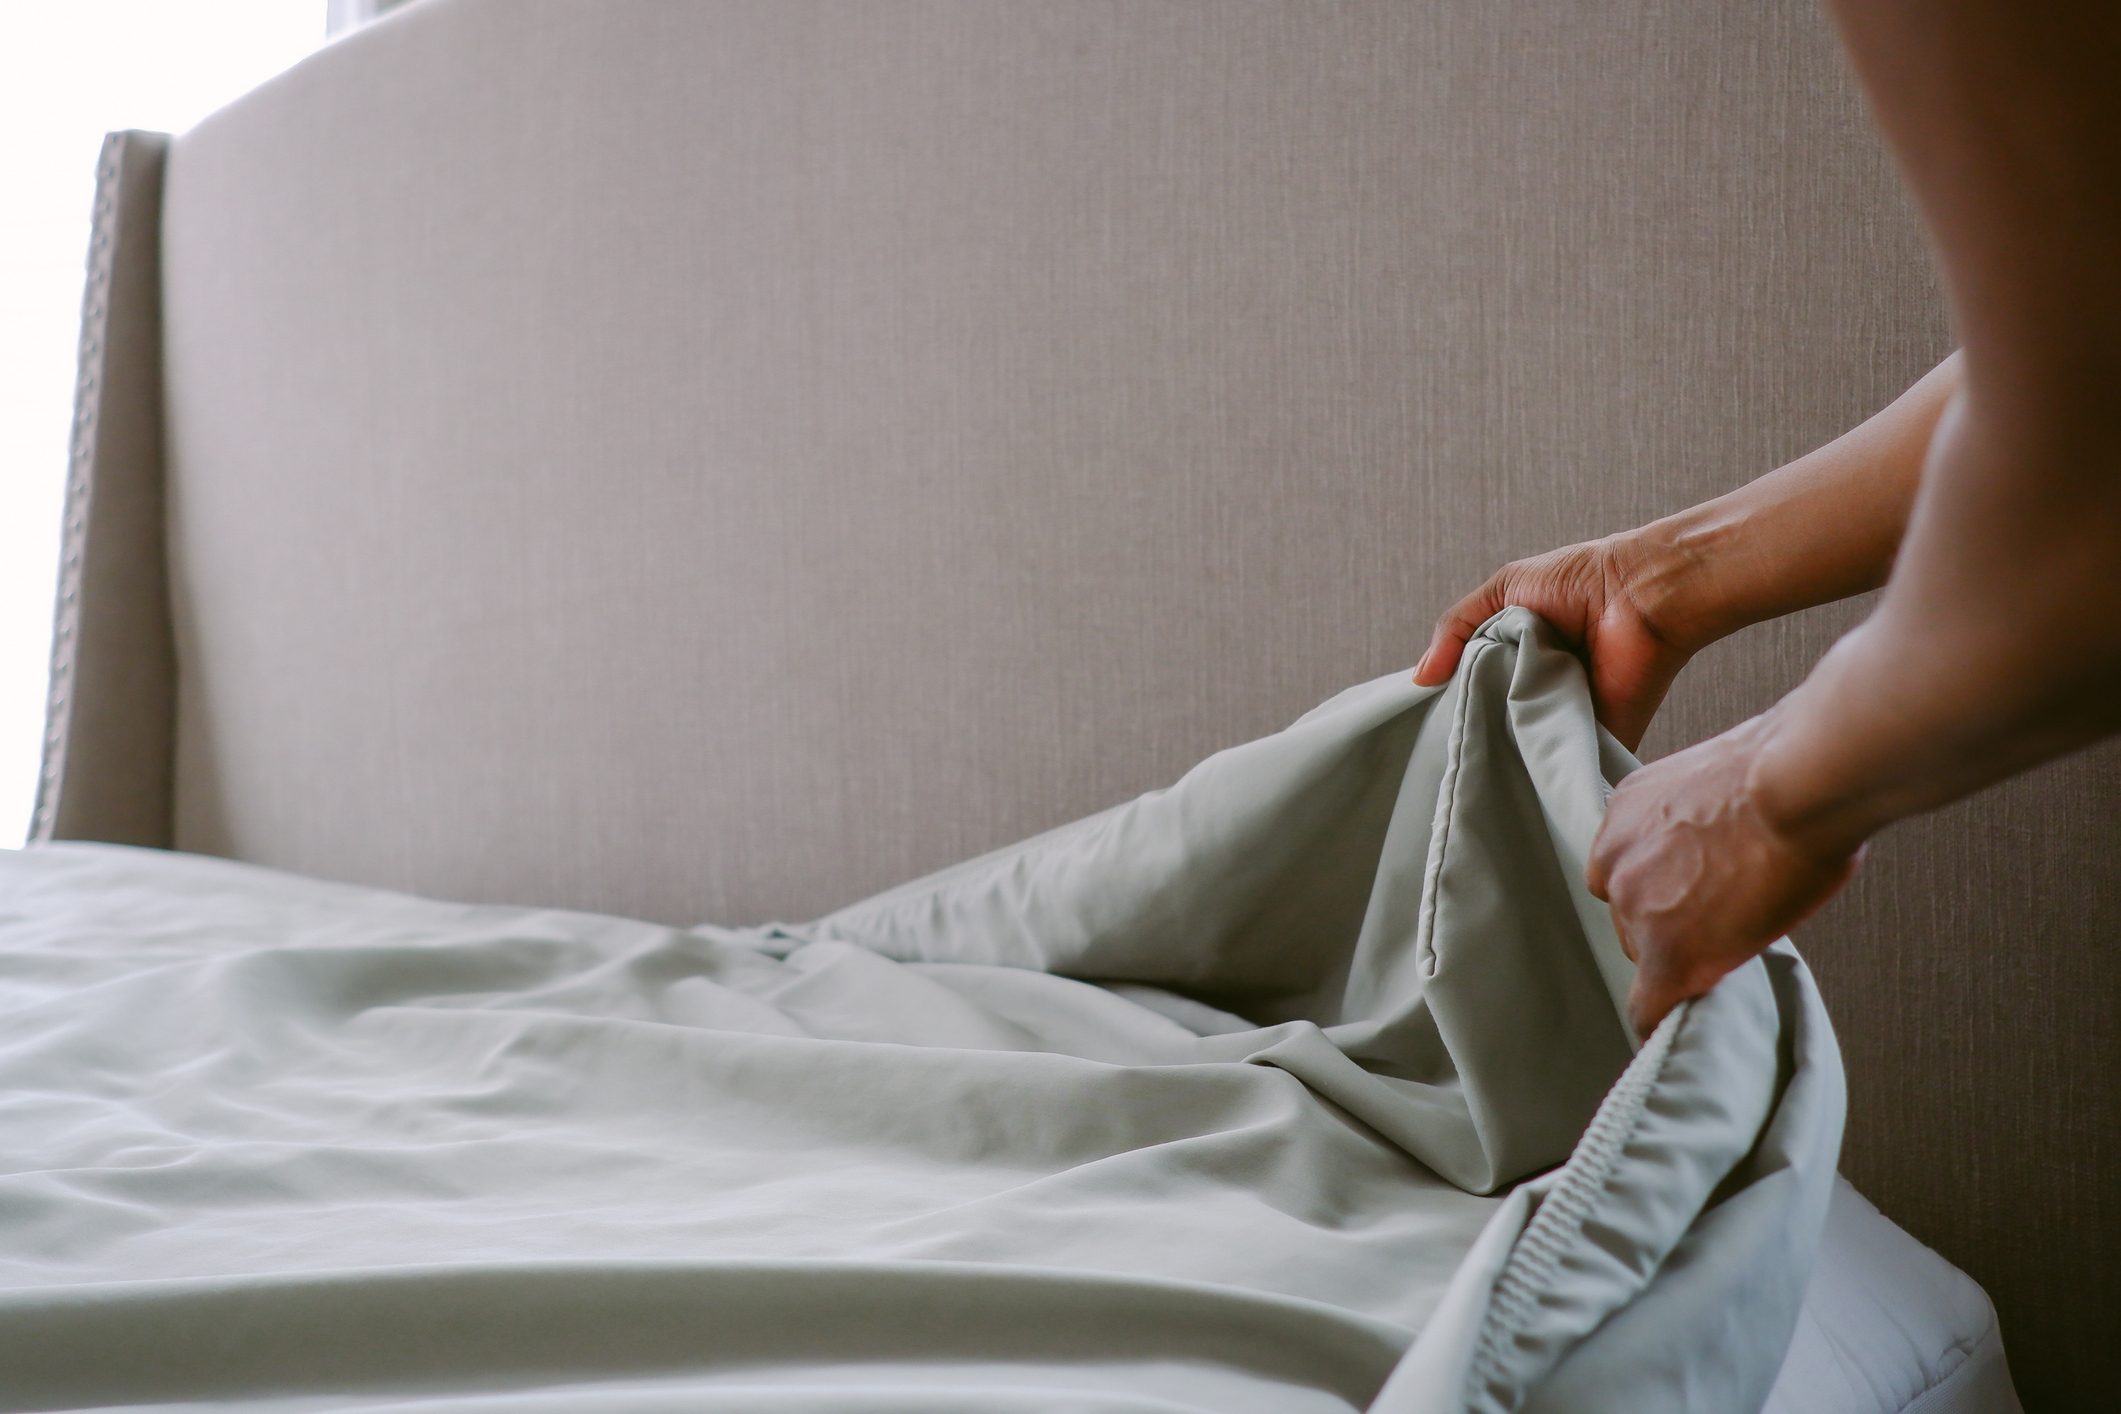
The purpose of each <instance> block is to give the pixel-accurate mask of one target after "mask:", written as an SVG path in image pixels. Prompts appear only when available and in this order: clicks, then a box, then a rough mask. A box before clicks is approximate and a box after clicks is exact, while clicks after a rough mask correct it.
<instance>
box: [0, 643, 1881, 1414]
mask: <svg viewBox="0 0 2121 1414" xmlns="http://www.w3.org/2000/svg"><path fill="white" fill-rule="evenodd" d="M1631 764H1632V763H1631V762H1630V761H1629V760H1628V758H1627V757H1626V755H1625V753H1623V752H1621V751H1620V750H1619V748H1618V747H1617V746H1615V745H1614V744H1613V743H1612V742H1611V740H1610V739H1609V738H1606V737H1604V736H1602V735H1601V734H1600V733H1599V731H1598V730H1597V728H1596V727H1595V726H1594V725H1593V723H1592V719H1591V714H1590V708H1589V702H1588V698H1587V694H1586V691H1585V687H1584V683H1583V677H1582V673H1581V671H1580V669H1579V668H1578V666H1577V664H1576V662H1575V660H1574V659H1573V658H1571V657H1570V656H1569V655H1568V654H1567V653H1565V652H1563V651H1561V650H1560V649H1559V648H1558V647H1556V646H1555V644H1554V643H1553V642H1552V641H1551V639H1550V636H1549V635H1548V632H1547V630H1546V629H1545V628H1544V626H1543V625H1540V624H1539V623H1538V621H1537V620H1535V619H1533V618H1531V617H1530V616H1529V615H1527V614H1525V613H1523V612H1522V611H1518V610H1512V611H1509V612H1507V613H1505V614H1504V615H1502V616H1499V617H1498V618H1497V619H1496V620H1495V621H1493V622H1492V623H1490V625H1489V626H1488V627H1487V628H1486V629H1484V630H1483V632H1482V633H1481V634H1480V635H1479V636H1478V637H1477V638H1476V640H1475V641H1474V643H1473V644H1472V646H1471V647H1470V648H1469V650H1468V653H1467V657H1466V661H1465V663H1464V665H1463V666H1462V667H1461V669H1460V671H1459V673H1458V674H1457V676H1456V677H1455V678H1454V679H1453V680H1452V682H1451V683H1450V684H1449V685H1447V686H1446V687H1445V688H1443V689H1422V688H1416V687H1414V686H1412V684H1411V683H1410V682H1409V681H1408V680H1407V679H1406V678H1405V676H1404V675H1395V676H1393V677H1391V678H1386V679H1380V680H1379V681H1377V682H1373V683H1369V684H1366V685H1363V686H1360V687H1357V688H1353V689H1351V690H1349V691H1348V692H1345V693H1343V694H1341V695H1340V696H1339V697H1336V698H1334V699H1333V700H1331V701H1330V702H1327V703H1325V704H1324V705H1323V706H1321V707H1319V708H1317V709H1316V710H1314V711H1313V712H1311V713H1310V714H1308V715H1307V716H1305V717H1304V718H1302V719H1301V720H1299V721H1298V722H1296V723H1295V724H1293V725H1292V726H1290V727H1289V728H1288V729H1286V730H1285V731H1282V732H1280V733H1277V734H1276V735H1274V736H1271V737H1267V738H1264V739H1262V740H1259V741H1255V742H1251V743H1248V744H1246V745H1243V746H1240V747H1236V748H1234V749H1232V750H1229V751H1226V752H1223V753H1221V754H1219V755H1217V756H1215V757H1212V758H1210V759H1209V760H1207V761H1205V762H1203V763H1202V764H1201V765H1200V766H1198V767H1197V768H1195V769H1194V770H1193V771H1192V772H1190V773H1189V774H1188V775H1186V776H1185V777H1184V778H1183V779H1182V780H1180V781H1179V782H1177V783H1176V784H1174V785H1173V786H1171V787H1170V788H1168V789H1166V790H1163V791H1158V792H1154V793H1151V794H1150V795H1147V796H1144V797H1141V798H1140V799H1138V800H1134V801H1131V802H1129V803H1127V804H1125V805H1122V806H1119V807H1117V808H1115V809H1112V810H1109V811H1106V812H1104V813H1103V814H1100V815H1097V816H1094V817H1091V818H1089V819H1086V820H1082V821H1079V822H1076V823H1075V824H1072V825H1068V826H1065V827H1063V828H1061V829H1058V830H1055V831H1052V832H1050V833H1048V834H1046V835H1043V836H1040V837H1038V838H1036V839H1033V840H1030V841H1027V842H1025V843H1023V844H1019V845H1016V846H1012V847H1010V848H1007V849H1003V850H1000V851H997V852H995V853H993V854H990V855H987V856H985V857H982V858H980V859H976V860H972V861H970V862H968V863H966V864H963V865H960V866H957V867H956V868H954V869H951V870H947V871H945V872H943V873H941V874H938V875H935V876H932V877H930V878H927V879H923V880H919V881H916V882H914V883H911V884H908V885H905V886H904V887H902V888H899V889H895V890H892V891H890V892H888V893H886V894H883V895H880V896H878V897H876V898H873V899H869V900H867V901H865V902H862V903H859V904H856V905H854V906H852V907H850V908H847V909H844V910H842V911H840V912H838V913H834V914H832V915H830V916H828V917H826V918H823V919H820V920H817V921H815V922H812V923H807V924H802V925H788V926H774V927H767V928H756V929H728V928H718V927H712V926H702V927H696V928H691V929H674V928H667V927H660V926H654V925H649V924H645V923H638V922H629V921H625V920H620V919H614V918H604V917H597V916H592V915H586V914H578V913H564V912H555V911H550V910H538V909H525V908H501V907H492V906H477V907H473V906H464V905H455V904H448V903H439V902H433V901H428V900H423V899H416V898H410V897H406V896H402V895H396V894H390V893H384V892H380V891H376V890H371V889H363V888H355V887H350V886H345V885H338V884H330V883H323V882H319V881H314V880H308V879H302V878H297V877H294V876H291V875H285V874H279V873H274V872H271V871H266V870H261V869H257V868H252V867H248V866H243V865H237V864H231V863H228V862H225V861H217V860H211V859H205V858H200V857H195V856H186V855H177V854H166V853H159V852H153V851H143V850H130V849H124V848H119V847H115V846H98V845H76V844H62V845H45V846H40V847H36V848H33V849H30V850H26V851H22V852H19V853H13V854H5V855H0V1134H4V1135H5V1137H6V1143H5V1145H4V1147H0V1408H6V1409H48V1408H106V1407H126V1408H154V1409H158V1410H174V1409H183V1408H204V1407H213V1408H231V1407H233V1408H242V1409H254V1410H266V1409H270V1410H312V1409H314V1410H325V1409H353V1408H373V1407H383V1406H386V1405H387V1406H388V1407H389V1408H391V1409H393V1410H406V1409H419V1410H430V1409H431V1410H436V1411H442V1410H448V1411H473V1410H498V1409H553V1410H559V1409H574V1408H597V1409H610V1410H663V1409H673V1410H674V1409H688V1410H697V1409H731V1410H734V1409H746V1410H750V1409H814V1408H834V1409H859V1410H906V1411H915V1410H919V1411H940V1410H958V1409H965V1410H972V1409H980V1410H1033V1409H1053V1408H1071V1409H1095V1410H1114V1411H1117V1410H1152V1409H1153V1410H1202V1411H1211V1410H1212V1411H1223V1414H1228V1412H1229V1411H1248V1410H1259V1411H1287V1412H1294V1414H1300V1411H1310V1410H1318V1411H1345V1410H1365V1409H1373V1410H1378V1411H1384V1414H1391V1411H1417V1410H1419V1411H1433V1410H1454V1409H1465V1410H1481V1411H1488V1410H1506V1409H1519V1408H1525V1409H1541V1410H1546V1409H1551V1410H1563V1409H1572V1410H1582V1409H1591V1408H1627V1409H1630V1410H1665V1409H1670V1410H1680V1409H1711V1408H1713V1409H1717V1410H1743V1409H1748V1408H1758V1407H1759V1405H1760V1404H1761V1402H1762V1401H1763V1400H1764V1399H1765V1397H1766V1395H1767V1392H1768V1389H1769V1386H1770V1385H1771V1384H1772V1382H1773V1379H1774V1375H1775V1372H1776V1370H1777V1368H1778V1367H1779V1365H1780V1363H1781V1360H1782V1355H1783V1352H1784V1350H1785V1349H1786V1347H1787V1344H1788V1340H1789V1335H1790V1330H1791V1327H1792V1325H1793V1323H1794V1321H1795V1316H1796V1311H1797V1308H1798V1304H1799V1301H1800V1299H1801V1297H1802V1294H1803V1290H1804V1286H1805V1281H1806V1278H1807V1276H1808V1274H1809V1271H1810V1266H1811V1261H1812V1257H1813V1255H1814V1253H1815V1252H1816V1248H1817V1244H1818V1234H1819V1229H1820V1225H1821V1223H1822V1222H1823V1220H1824V1211H1825V1202H1826V1196H1827V1193H1828V1191H1829V1187H1830V1184H1831V1181H1832V1178H1833V1169H1834V1160H1835V1153H1836V1149H1837V1146H1838V1142H1839V1132H1840V1121H1841V1107H1842V1089H1841V1077H1840V1071H1839V1063H1838V1059H1837V1056H1836V1053H1835V1050H1834V1046H1833V1041H1832V1036H1831V1033H1830V1031H1829V1029H1828V1027H1827V1025H1826V1022H1825V1018H1824V1015H1823V1013H1822V1012H1821V1010H1820V1007H1819V1004H1818V999H1817V996H1816V992H1815V990H1814V989H1813V987H1812V984H1811V982H1810V979H1809V976H1808V974H1807V973H1806V972H1805V970H1804V967H1803V965H1802V963H1801V962H1800V961H1799V960H1798V959H1797V957H1796V955H1795V954H1794V953H1793V952H1792V951H1790V950H1789V948H1788V946H1787V944H1778V945H1777V947H1776V948H1775V949H1773V950H1771V952H1770V953H1769V954H1768V955H1767V956H1766V957H1765V958H1764V959H1762V960H1761V961H1758V962H1755V963H1752V964H1749V965H1748V966H1747V967H1745V968H1743V969H1741V970H1740V971H1739V972H1737V973H1734V974H1733V975H1732V976H1731V977H1730V978H1728V979H1726V980H1725V982H1724V983H1723V984H1722V985H1720V986H1719V987H1718V988H1717V989H1716V991H1715V992H1713V993H1712V994H1711V995H1710V996H1708V997H1706V998H1704V999H1702V1000H1701V1001H1698V1002H1695V1003H1691V1004H1689V1005H1687V1006H1685V1007H1682V1008H1681V1009H1680V1010H1679V1011H1677V1012H1675V1013H1674V1014H1673V1016H1672V1017H1670V1018H1668V1019H1667V1021H1666V1023H1665V1024H1664V1025H1663V1026H1662V1027H1661V1028H1660V1029H1659V1031H1658V1032H1657V1034H1656V1035H1655V1036H1654V1037H1653V1038H1652V1039H1651V1041H1650V1042H1649V1043H1648V1044H1647V1045H1645V1046H1644V1047H1643V1048H1642V1049H1641V1050H1640V1051H1639V1052H1635V1051H1634V1050H1633V1048H1632V1047H1631V1045H1630V1043H1629V1039H1628V1036H1627V1032H1626V1029H1625V1027H1624V1025H1623V1023H1622V1021H1621V1019H1620V1012H1619V1006H1618V1002H1619V999H1620V998H1621V997H1622V996H1623V995H1624V993H1625V989H1626V986H1627V982H1628V977H1629V966H1628V964H1627V962H1626V960H1625V958H1624V956H1623V955H1622V954H1621V951H1620V949H1619V946H1618V943H1617V940H1616V938H1615V937H1614V935H1613V932H1612V929H1611V925H1610V922H1609V920H1608V919H1607V916H1606V914H1605V911H1604V908H1603V906H1602V905H1600V904H1599V903H1598V902H1597V901H1596V900H1595V899H1593V898H1591V897H1590V896H1589V895H1588V894H1587V893H1586V892H1585V890H1584V889H1583V886H1582V883H1581V877H1582V865H1583V858H1584V852H1585V850H1586V849H1587V847H1588V845H1589V842H1590V839H1591V835H1592V833H1593V832H1594V831H1595V829H1596V825H1597V821H1598V818H1599V814H1600V812H1601V810H1602V808H1603V803H1604V799H1605V797H1606V795H1607V794H1608V793H1609V790H1610V785H1609V782H1610V781H1611V780H1613V779H1617V777H1618V775H1619V774H1621V773H1622V772H1624V771H1625V770H1627V769H1628V768H1629V767H1630V765H1631ZM1616 1082H1617V1083H1616Z"/></svg>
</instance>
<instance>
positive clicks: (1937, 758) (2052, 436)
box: [1749, 368, 2121, 850]
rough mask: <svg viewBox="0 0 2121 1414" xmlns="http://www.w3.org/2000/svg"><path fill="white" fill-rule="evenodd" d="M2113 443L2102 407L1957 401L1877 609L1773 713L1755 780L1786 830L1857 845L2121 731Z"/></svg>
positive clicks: (2116, 433)
mask: <svg viewBox="0 0 2121 1414" xmlns="http://www.w3.org/2000/svg"><path fill="white" fill-rule="evenodd" d="M2115 374H2116V376H2117V377H2121V368H2117V369H2116V370H2115ZM2117 449H2121V418H2116V417H2112V416H2109V415H2106V414H2104V413H2100V414H2097V415H2092V416H2086V417H2084V418H2081V419H2077V420H2074V421H2072V422H2070V423H2057V422H2055V421H2053V420H2047V421H2045V422H2043V423H2042V424H2041V425H2040V426H2039V427H2038V428H2037V430H2035V428H2034V427H2033V426H2032V425H2031V424H2029V423H2028V424H2026V425H2024V426H2023V427H2022V428H2019V427H2014V426H2013V425H2011V424H2010V423H2009V422H2008V421H2006V420H2005V419H2003V418H1989V417H1986V416H1984V415H1983V410H1978V409H1976V408H1974V407H1973V406H1971V405H1969V404H1968V403H1966V402H1965V401H1963V400H1962V401H1960V402H1958V403H1955V405H1954V407H1953V408H1952V410H1951V412H1950V413H1949V414H1948V415H1947V417H1946V420H1945V424H1944V426H1943V427H1941V428H1940V429H1939V432H1938V437H1937V443H1936V447H1935V449H1934V451H1933V453H1932V456H1931V459H1930V465H1929V468H1928V471H1927V472H1926V474H1925V477H1924V485H1923V489H1922V492H1921V495H1920V497H1919V498H1918V501H1917V507H1916V511H1915V515H1914V519H1913V521H1912V523H1911V524H1910V526H1909V529H1908V534H1907V539H1906V542H1905V544H1904V545H1903V547H1902V550H1901V555H1900V563H1899V566H1898V568H1897V569H1896V570H1895V572H1894V575H1893V580H1892V583H1891V584H1890V585H1889V587H1888V588H1887V590H1886V593H1885V596H1884V597H1883V599H1881V600H1880V602H1879V606H1878V610H1877V612H1876V613H1875V614H1873V615H1872V616H1871V618H1870V619H1869V620H1868V621H1867V622H1866V623H1864V624H1863V625H1862V626H1861V627H1860V628H1858V629H1857V630H1856V631H1855V632H1854V633H1851V634H1850V635H1848V636H1847V637H1846V638H1844V639H1843V640H1842V641H1841V642H1840V643H1839V644H1837V645H1836V646H1835V648H1834V650H1833V651H1832V652H1831V653H1829V654H1828V655H1827V656H1826V657H1825V658H1824V659H1822V660H1821V662H1820V664H1819V666H1818V667H1817V668H1816V669H1815V670H1814V671H1813V673H1812V675H1811V677H1809V678H1808V679H1806V681H1805V682H1804V683H1803V684H1802V685H1801V686H1800V687H1799V688H1798V689H1797V690H1796V691H1795V692H1793V693H1791V694H1790V695H1789V697H1787V698H1785V699H1784V700H1783V702H1782V703H1781V704H1779V705H1778V706H1777V707H1776V708H1775V709H1774V711H1773V712H1772V713H1770V716H1769V722H1768V731H1769V735H1768V744H1767V745H1766V746H1765V747H1764V748H1763V749H1762V751H1761V753H1760V756H1759V759H1758V760H1757V761H1756V763H1755V765H1754V768H1753V772H1752V776H1751V779H1750V781H1749V786H1750V787H1751V790H1752V793H1753V794H1754V795H1755V796H1756V797H1757V798H1758V800H1759V802H1760V804H1761V808H1762V810H1763V812H1764V813H1765V814H1766V815H1767V816H1768V817H1769V818H1770V819H1771V820H1773V821H1774V822H1775V823H1776V825H1777V826H1778V828H1781V829H1783V830H1784V831H1785V832H1786V833H1789V834H1791V835H1792V836H1795V837H1800V838H1804V839H1807V840H1808V841H1811V842H1814V843H1816V844H1818V845H1819V846H1820V847H1821V848H1822V849H1826V850H1835V849H1848V848H1853V847H1854V846H1855V845H1856V844H1858V843H1860V842H1861V841H1862V840H1864V839H1865V838H1867V837H1869V836H1870V835H1871V834H1872V833H1874V832H1875V831H1877V830H1878V829H1879V828H1881V827H1882V826H1884V825H1886V824H1889V823H1891V822H1892V821H1894V820H1898V819H1901V818H1904V817H1906V816H1909V815H1913V814H1917V813H1920V812H1922V811H1925V810H1929V809H1933V808H1934V807H1936V806H1938V805H1942V804H1944V803H1945V802H1947V801H1950V800H1955V799H1957V798H1959V797H1960V796H1963V795H1967V794H1970V793H1971V792H1973V791H1976V790H1979V789H1980V788H1982V787H1983V786H1986V785H1989V784H1991V783H1993V782H1995V781H1998V780H2001V779H2003V778H2004V777H2006V776H2010V775H2012V774H2015V773H2016V772H2018V771H2021V770H2024V769H2026V768H2027V767H2029V766H2032V765H2035V764H2037V763H2039V762H2041V761H2044V760H2046V759H2048V758H2050V757H2054V756H2059V755H2062V754H2063V753H2065V752H2068V751H2072V750H2075V749H2076V748H2078V747H2082V746H2085V745H2088V744H2090V743H2091V742H2094V741H2097V740H2100V739H2101V738H2103V737H2105V736H2108V735H2110V734H2112V733H2113V732H2115V731H2117V730H2121V612H2117V607H2121V606H2117V593H2116V590H2117V582H2121V452H2117Z"/></svg>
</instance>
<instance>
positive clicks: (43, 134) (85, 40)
mask: <svg viewBox="0 0 2121 1414" xmlns="http://www.w3.org/2000/svg"><path fill="white" fill-rule="evenodd" d="M322 9H323V6H322V5H321V4H320V3H319V0H182V3H178V2H177V0H63V3H58V4H40V5H18V6H9V7H8V8H7V9H6V10H5V11H0V847H4V846H12V845H15V844H17V843H19V842H20V841H21V839H22V838H23V835H24V833H25V832H26V831H27V829H28V826H29V817H30V809H31V807H32V805H33V804H34V801H35V792H36V778H37V768H38V751H37V743H38V738H39V736H40V735H41V733H42V731H43V726H44V691H45V685H46V674H47V659H48V656H49V652H50V645H51V609H52V579H53V573H54V570H55V568H56V566H57V562H58V553H59V506H60V495H61V492H62V490H63V487H64V482H65V475H66V457H67V436H68V431H69V428H70V424H71V421H72V416H73V385H74V344H75V339H76V336H77V334H78V332H79V329H78V326H79V321H80V314H81V275H82V267H83V260H84V257H85V255H86V252H87V247H88V212H89V206H90V203H91V201H92V200H93V197H94V191H95V163H96V152H97V148H98V146H99V144H100V143H101V142H102V140H103V134H104V133H105V132H106V131H109V130H111V129H114V128H147V129H153V130H159V131H163V132H178V131H181V130H182V129H184V128H186V127H189V126H190V125H191V124H192V123H193V122H195V121H197V120H198V119H199V118H201V117H203V116H204V115H205V114H207V113H208V112H211V111H212V110H213V109H214V108H216V107H219V106H220V105H221V104H223V103H225V102H227V101H228V100H229V99H231V98H234V97H236V96H237V95H238V94H240V93H242V92H243V91H244V90H246V89H248V88H250V87H252V86H253V85H255V84H257V83H258V82H259V81H260V80H262V79H265V78H268V77H270V76H271V75H272V74H274V73H276V72H278V71H279V70H280V69H283V68H285V67H286V66H287V65H288V64H291V63H293V62H294V61H295V60H296V59H298V58H300V57H301V56H302V55H303V54H305V53H307V52H308V51H309V50H310V49H312V48H314V47H316V45H317V44H319V43H320V42H321V41H322V40H323V29H324V16H323V14H322V13H321V12H322Z"/></svg>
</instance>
